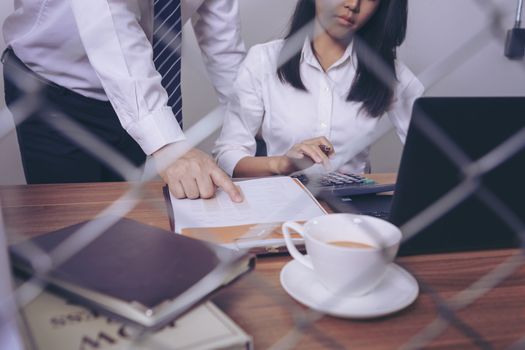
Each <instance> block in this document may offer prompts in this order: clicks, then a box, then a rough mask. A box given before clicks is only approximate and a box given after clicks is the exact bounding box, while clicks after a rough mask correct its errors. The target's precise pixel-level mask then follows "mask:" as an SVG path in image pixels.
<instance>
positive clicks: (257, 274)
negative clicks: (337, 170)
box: [0, 174, 525, 349]
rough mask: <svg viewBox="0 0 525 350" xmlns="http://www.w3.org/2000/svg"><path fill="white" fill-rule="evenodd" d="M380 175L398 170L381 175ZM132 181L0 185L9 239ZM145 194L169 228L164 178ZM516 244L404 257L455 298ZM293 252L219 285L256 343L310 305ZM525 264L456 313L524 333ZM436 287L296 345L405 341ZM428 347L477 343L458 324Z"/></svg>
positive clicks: (49, 225) (502, 337) (484, 328)
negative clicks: (284, 282)
mask: <svg viewBox="0 0 525 350" xmlns="http://www.w3.org/2000/svg"><path fill="white" fill-rule="evenodd" d="M375 178H376V179H378V180H379V181H388V180H389V179H392V174H387V175H378V176H375ZM128 188H129V184H126V183H99V184H64V185H31V186H8V187H0V198H1V201H2V206H3V211H4V213H3V214H4V221H5V224H6V226H7V228H8V235H9V238H10V239H11V240H16V235H23V236H31V235H38V234H41V233H44V232H49V231H51V230H55V229H58V228H61V227H64V226H67V225H71V224H74V223H78V222H80V221H82V220H87V219H90V218H92V217H94V216H95V215H96V214H97V213H98V212H99V211H100V210H102V209H103V208H105V207H106V206H108V205H109V204H111V203H112V202H113V201H114V200H115V199H117V198H118V197H119V196H121V195H122V194H123V193H124V192H125V191H126V189H128ZM143 194H144V198H143V200H142V201H141V202H140V203H139V204H138V205H137V207H136V208H135V209H134V210H133V211H131V212H130V213H129V215H127V216H128V217H130V218H133V219H136V220H139V221H142V222H144V223H147V224H150V225H154V226H158V227H161V228H164V229H169V223H168V219H167V216H166V209H165V206H164V200H163V198H162V194H161V184H160V183H150V184H148V185H147V186H146V187H145V191H144V193H143ZM515 253H516V251H513V250H503V251H502V250H500V251H485V252H473V253H460V254H440V255H433V256H432V255H427V256H417V257H406V258H401V259H399V260H398V263H400V264H402V265H403V266H405V267H407V268H409V269H410V270H411V271H412V272H413V273H414V274H415V275H416V278H417V279H418V281H420V283H424V284H426V285H428V286H431V287H432V288H433V289H434V290H435V291H436V292H437V293H438V294H439V297H441V298H443V299H445V300H446V299H449V298H451V297H452V296H454V295H455V294H456V293H458V292H460V291H461V290H463V289H464V288H466V287H467V286H469V285H470V284H471V283H473V282H474V281H476V280H477V279H478V278H480V277H481V276H483V275H484V274H486V273H487V272H489V271H490V270H491V269H493V268H494V267H495V266H497V265H498V264H499V263H501V262H502V261H504V260H505V259H506V258H507V257H509V256H510V255H512V254H515ZM289 259H290V258H289V257H287V256H280V257H269V258H268V257H265V258H260V259H259V260H258V263H257V268H256V270H255V271H254V272H253V273H251V274H249V275H248V276H246V277H245V278H243V279H241V280H240V281H238V282H237V283H236V284H235V285H233V286H230V287H229V288H227V289H225V290H224V291H222V292H220V293H219V294H218V295H217V296H216V297H215V298H214V299H213V301H214V302H215V303H216V304H217V305H218V306H219V307H220V308H222V309H223V310H224V311H226V312H227V313H228V314H229V315H230V316H231V317H232V318H233V319H234V320H235V321H236V322H237V323H238V324H239V325H240V326H241V327H242V328H243V329H244V330H245V331H246V332H248V333H250V334H251V335H252V336H253V337H254V339H255V347H256V348H257V349H266V348H268V347H270V346H272V345H273V344H275V343H276V342H277V341H278V340H279V339H281V337H283V336H284V335H286V334H288V332H289V331H290V330H291V329H292V328H293V324H294V319H293V315H292V313H291V311H293V312H297V313H298V314H297V315H298V316H300V315H302V314H304V313H305V312H307V308H305V307H303V306H302V305H300V304H298V303H296V302H295V301H294V300H293V299H291V298H290V297H289V296H288V295H287V294H286V292H285V291H284V290H283V289H282V288H281V286H280V284H279V272H280V270H281V268H282V267H283V266H284V264H285V263H286V262H287V261H289ZM524 298H525V267H521V268H520V269H519V270H518V271H516V272H515V273H514V274H513V275H512V276H511V277H510V278H508V279H507V280H506V281H504V282H503V283H502V284H500V285H499V286H497V287H496V288H494V289H493V290H491V291H490V292H488V293H487V294H485V295H484V296H483V297H482V298H480V299H479V300H477V301H476V302H474V303H473V304H472V305H470V306H469V307H468V308H466V309H464V310H462V311H460V312H459V313H458V316H459V317H460V318H461V320H462V321H463V322H465V323H466V324H468V325H469V326H470V327H471V328H472V329H473V330H474V331H475V332H477V333H478V334H480V335H482V336H483V340H484V341H486V342H488V343H490V344H491V345H492V347H493V348H497V349H501V348H504V347H507V346H509V345H511V344H513V343H514V342H516V341H518V340H519V339H521V338H522V337H524V336H525V299H524ZM436 315H437V313H436V307H435V305H434V302H433V300H432V295H431V294H430V293H429V292H428V291H427V290H422V291H421V294H420V296H419V297H418V299H417V300H416V301H415V303H414V304H412V305H411V306H410V307H408V308H407V309H405V310H403V311H401V312H399V313H397V314H395V315H391V316H388V317H384V318H380V319H375V320H368V321H354V320H346V319H337V318H333V317H329V316H325V317H322V318H321V319H320V320H318V321H317V322H316V323H315V324H314V328H309V329H306V330H305V333H306V335H303V336H302V337H301V338H300V341H299V343H298V344H297V345H296V348H299V349H326V348H341V349H343V348H346V349H348V348H354V349H393V348H397V347H399V346H401V345H403V344H405V343H406V342H407V341H408V340H409V339H410V338H411V337H412V336H413V335H414V334H415V333H416V332H418V331H420V330H421V329H423V328H424V327H426V326H427V325H428V324H429V323H430V322H431V321H433V320H434V319H435V317H436ZM429 347H430V348H451V349H468V348H477V347H476V346H475V344H474V343H473V341H472V340H471V339H469V338H467V337H465V336H464V335H463V334H462V333H460V332H459V331H458V330H457V329H456V328H454V327H448V328H447V330H446V331H445V332H444V333H443V334H442V335H440V336H439V337H438V338H437V339H435V340H434V341H433V342H431V343H430V345H429Z"/></svg>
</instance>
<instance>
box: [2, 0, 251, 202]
mask: <svg viewBox="0 0 525 350" xmlns="http://www.w3.org/2000/svg"><path fill="white" fill-rule="evenodd" d="M181 1H182V4H181ZM238 11H239V9H238V2H237V0H89V1H86V0H53V1H50V0H18V1H16V2H15V12H14V13H13V14H12V15H10V16H9V17H8V18H7V19H6V21H5V23H4V27H3V31H4V37H5V41H6V43H7V45H8V49H7V50H6V51H5V53H4V55H3V57H2V62H3V63H4V80H5V90H6V91H5V92H6V102H7V104H8V106H9V108H10V109H11V111H12V113H13V115H14V117H15V120H16V119H19V120H22V119H24V120H23V121H22V122H21V123H20V124H19V125H18V126H17V136H18V139H19V144H20V150H21V154H22V162H23V165H24V172H25V174H26V178H27V181H28V183H49V182H91V181H116V180H121V177H120V176H119V175H117V174H115V173H114V172H113V171H111V170H110V169H109V168H108V167H107V166H106V165H104V164H103V163H102V162H101V161H100V160H98V159H96V158H95V157H93V156H92V155H91V154H90V153H89V152H87V151H86V150H85V149H83V148H82V147H80V146H78V145H77V144H76V143H75V142H74V140H75V138H76V137H77V135H76V133H75V131H71V132H66V135H65V136H64V134H63V133H62V132H59V131H57V130H56V129H55V128H54V127H51V126H50V124H49V121H52V119H53V118H59V114H65V115H67V116H68V117H70V118H72V119H73V120H74V121H75V122H76V123H78V124H79V125H81V126H82V127H83V128H85V129H87V130H88V131H89V132H90V133H92V134H94V135H96V136H97V137H98V138H99V139H101V140H102V141H104V142H105V143H106V144H108V145H110V146H111V147H112V148H113V149H115V150H116V151H118V152H119V153H120V154H121V155H123V156H124V157H125V158H127V159H128V160H129V161H131V162H132V163H134V164H135V165H140V164H142V163H143V162H144V160H145V157H146V155H149V154H152V155H153V156H154V157H155V158H156V159H158V160H160V161H161V162H163V163H164V164H166V159H168V158H169V157H167V156H166V154H167V153H170V154H172V152H171V151H173V150H175V152H177V151H180V150H186V145H185V136H184V134H183V132H182V130H181V127H180V125H179V123H181V122H182V103H181V89H180V66H181V64H180V54H179V52H178V51H179V48H180V31H181V28H182V25H183V24H184V23H185V22H186V21H187V20H188V19H189V18H190V17H191V16H192V15H193V14H194V13H197V14H198V15H199V18H198V20H197V21H196V22H195V24H194V29H195V33H196V36H197V39H198V42H199V45H200V47H201V51H202V53H203V58H204V60H205V64H206V67H207V69H208V73H209V76H210V78H211V81H212V82H213V85H214V87H215V89H216V91H217V93H218V96H219V100H220V101H221V103H223V104H225V103H226V101H227V98H228V95H229V93H230V89H231V88H232V84H233V80H234V78H235V74H236V71H237V67H238V65H239V63H240V62H241V61H242V59H243V57H244V53H245V49H244V45H243V43H242V40H241V36H240V24H239V16H238ZM27 81H31V82H38V84H40V86H41V89H40V90H39V91H40V92H39V94H38V98H39V99H38V100H37V101H38V103H39V104H38V106H39V107H38V108H37V109H33V110H32V113H31V114H30V115H29V116H27V115H24V113H21V112H20V110H21V108H19V107H21V105H23V104H24V103H25V102H26V101H24V100H23V99H22V98H23V97H24V96H28V95H27V92H26V91H23V90H22V89H21V84H20V82H27ZM17 101H19V103H18V104H17ZM20 101H23V102H20ZM33 101H34V100H33ZM22 109H23V108H22ZM26 114H27V113H26ZM26 117H27V118H26ZM46 119H47V120H48V121H47V122H46ZM57 120H59V119H57ZM58 123H60V122H58ZM63 128H65V129H66V130H67V128H68V126H67V125H64V126H63ZM63 128H62V129H63ZM184 152H185V151H184ZM161 175H162V177H163V178H164V180H165V181H166V182H167V183H168V184H169V186H170V189H171V190H172V192H173V194H174V195H175V196H177V197H178V198H185V197H188V198H198V197H203V198H208V197H211V196H212V195H213V194H214V192H215V188H216V186H218V187H221V188H223V189H224V190H225V191H226V192H227V193H228V194H229V195H230V197H231V198H232V200H234V201H241V200H242V199H241V196H240V193H239V192H238V190H237V189H236V187H235V186H234V185H233V184H232V182H231V180H230V179H229V178H228V177H227V175H226V174H225V173H224V172H222V171H221V170H220V169H219V168H218V167H217V165H216V164H215V162H214V161H213V160H212V159H211V158H210V157H209V156H208V155H207V154H205V153H203V152H201V151H199V150H197V149H190V150H189V151H187V152H185V153H184V154H183V155H182V156H181V157H179V158H178V159H177V160H176V161H174V162H170V163H168V164H167V167H166V169H165V171H162V172H161Z"/></svg>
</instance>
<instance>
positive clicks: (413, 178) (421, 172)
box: [390, 97, 525, 255]
mask: <svg viewBox="0 0 525 350" xmlns="http://www.w3.org/2000/svg"><path fill="white" fill-rule="evenodd" d="M524 128H525V97H459V98H458V97H451V98H446V97H439V98H438V97H423V98H420V99H418V100H417V101H416V103H415V104H414V108H413V113H412V121H411V125H410V128H409V131H408V135H407V140H406V143H405V148H404V151H403V156H402V159H401V165H400V170H399V174H398V182H397V186H396V194H395V196H394V200H393V203H392V210H391V214H390V221H392V222H393V223H394V224H396V225H398V226H400V227H401V228H402V229H403V234H404V235H405V237H408V236H411V237H412V238H410V239H408V240H407V241H406V242H405V243H404V244H403V245H402V246H401V249H400V254H401V255H411V254H421V253H437V252H445V251H465V250H478V249H494V248H507V247H514V246H517V245H518V239H517V235H516V220H515V219H518V222H519V221H524V220H525V186H524V184H523V180H524V179H525V136H524V137H521V136H523V135H524V134H523V133H524V132H525V129H524ZM520 131H521V134H518V133H519V132H520ZM481 159H483V160H484V162H483V164H482V165H483V166H485V167H487V169H486V171H485V170H482V169H480V168H479V167H478V168H476V167H474V166H472V164H473V162H475V161H478V160H481ZM469 165H470V167H469ZM478 165H479V163H478ZM465 171H467V172H468V174H470V175H466V174H465ZM478 175H479V176H478ZM466 180H468V181H466ZM513 222H514V227H512V223H513Z"/></svg>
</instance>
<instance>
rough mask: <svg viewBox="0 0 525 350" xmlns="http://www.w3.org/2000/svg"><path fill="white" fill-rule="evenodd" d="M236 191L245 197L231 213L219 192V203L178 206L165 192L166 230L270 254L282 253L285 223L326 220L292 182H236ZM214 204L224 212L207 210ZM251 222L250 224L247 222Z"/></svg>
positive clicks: (186, 202) (298, 184) (192, 202)
mask: <svg viewBox="0 0 525 350" xmlns="http://www.w3.org/2000/svg"><path fill="white" fill-rule="evenodd" d="M236 185H238V186H239V188H240V189H241V192H242V193H243V195H244V197H245V198H244V201H245V203H244V204H241V205H239V209H232V208H234V207H235V206H237V205H236V204H230V201H229V199H228V198H227V196H226V194H225V193H220V192H219V193H218V195H217V196H218V197H219V198H215V199H211V200H206V199H198V200H190V199H184V200H178V199H175V198H174V197H173V196H172V195H171V194H170V192H169V188H168V187H167V186H164V188H163V193H164V198H165V200H166V205H167V212H168V216H169V220H170V226H171V229H172V230H173V231H174V232H176V233H180V234H181V235H184V236H188V237H192V238H197V239H201V240H206V241H211V242H213V243H216V244H221V245H223V246H226V247H228V248H232V249H235V250H245V249H248V250H250V251H251V252H252V253H255V254H272V253H280V252H285V251H286V245H285V242H284V237H283V235H282V232H281V225H282V223H283V222H284V221H287V220H294V221H298V222H303V221H307V220H309V219H311V218H313V217H316V216H321V215H324V214H326V210H325V209H324V208H323V207H322V206H321V205H320V204H319V202H318V201H317V200H316V199H315V197H314V196H313V195H312V194H311V193H310V191H309V190H308V189H307V188H306V187H305V186H304V185H303V184H302V183H301V182H300V181H298V180H297V179H293V178H290V177H269V178H260V179H252V180H246V181H238V182H236ZM272 192H273V193H272ZM221 196H222V197H221ZM213 200H216V201H219V202H221V201H222V203H223V204H224V205H225V207H226V208H218V205H217V203H213V202H212V203H211V204H210V202H209V201H213ZM228 210H238V212H240V213H241V214H243V215H244V217H242V218H239V217H236V216H235V215H232V213H230V212H228ZM261 213H263V215H260V214H261ZM214 218H216V219H214ZM251 219H253V220H255V221H251V222H247V221H250V220H251ZM257 219H260V221H257ZM292 239H293V240H294V241H295V243H296V244H298V245H301V244H303V243H304V242H303V239H302V238H301V237H300V236H299V235H294V236H293V237H292Z"/></svg>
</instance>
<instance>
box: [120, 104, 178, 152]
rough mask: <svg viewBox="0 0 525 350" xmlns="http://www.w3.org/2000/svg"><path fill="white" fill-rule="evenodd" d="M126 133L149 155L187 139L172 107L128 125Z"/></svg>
mask: <svg viewBox="0 0 525 350" xmlns="http://www.w3.org/2000/svg"><path fill="white" fill-rule="evenodd" d="M126 131H127V132H128V133H129V134H130V136H131V137H132V138H133V139H134V140H135V141H137V143H138V144H139V146H140V147H141V148H142V150H143V151H144V153H146V154H147V155H151V154H152V153H154V152H155V151H157V150H159V149H160V148H162V147H164V146H166V145H167V144H170V143H174V142H179V141H183V140H185V139H186V137H185V136H184V133H183V132H182V129H181V128H180V126H179V123H178V122H177V119H176V118H175V116H174V115H173V111H172V110H171V108H170V107H164V108H162V109H160V110H158V111H156V112H154V113H152V114H150V115H148V116H146V117H144V118H141V119H139V120H137V121H135V122H133V123H131V124H129V125H127V128H126Z"/></svg>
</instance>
